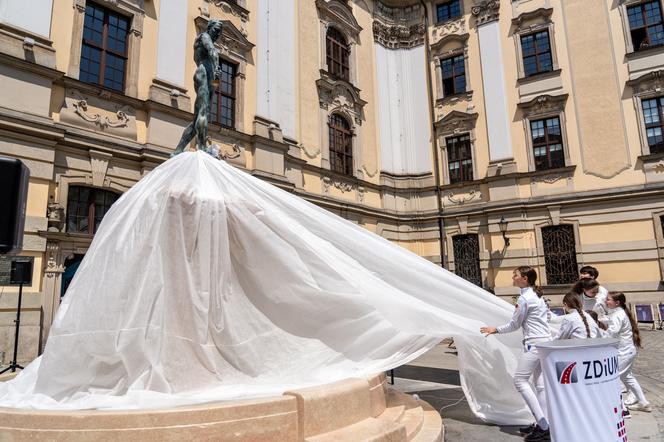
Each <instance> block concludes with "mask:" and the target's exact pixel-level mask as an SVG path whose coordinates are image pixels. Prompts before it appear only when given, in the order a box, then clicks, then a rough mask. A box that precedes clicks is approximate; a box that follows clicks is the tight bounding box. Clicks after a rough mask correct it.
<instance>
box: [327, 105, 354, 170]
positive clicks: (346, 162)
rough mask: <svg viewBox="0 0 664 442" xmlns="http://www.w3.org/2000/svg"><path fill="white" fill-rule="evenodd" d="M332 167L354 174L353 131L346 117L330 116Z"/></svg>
mask: <svg viewBox="0 0 664 442" xmlns="http://www.w3.org/2000/svg"><path fill="white" fill-rule="evenodd" d="M330 169H332V170H333V171H335V172H339V173H343V174H346V175H353V132H352V131H351V129H350V124H348V121H346V119H345V118H343V117H341V116H339V115H337V114H333V115H332V116H331V117H330Z"/></svg>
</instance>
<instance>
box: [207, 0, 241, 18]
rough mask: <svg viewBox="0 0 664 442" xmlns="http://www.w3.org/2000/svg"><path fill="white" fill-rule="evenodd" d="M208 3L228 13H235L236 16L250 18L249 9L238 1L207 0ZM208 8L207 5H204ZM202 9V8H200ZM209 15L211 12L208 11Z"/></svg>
mask: <svg viewBox="0 0 664 442" xmlns="http://www.w3.org/2000/svg"><path fill="white" fill-rule="evenodd" d="M205 2H206V3H210V4H212V5H214V6H216V7H217V8H219V9H220V10H221V11H223V12H224V13H226V14H231V15H234V16H235V17H240V18H241V19H242V20H249V11H247V10H246V9H244V8H243V7H242V6H240V5H238V4H237V2H231V1H227V0H205ZM203 7H205V8H207V5H203ZM199 9H200V8H199ZM208 17H209V12H208Z"/></svg>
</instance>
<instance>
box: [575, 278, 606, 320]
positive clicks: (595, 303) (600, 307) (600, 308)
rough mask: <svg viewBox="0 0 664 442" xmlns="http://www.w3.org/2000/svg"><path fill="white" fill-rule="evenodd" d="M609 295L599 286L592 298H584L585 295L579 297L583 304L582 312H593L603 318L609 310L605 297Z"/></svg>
mask: <svg viewBox="0 0 664 442" xmlns="http://www.w3.org/2000/svg"><path fill="white" fill-rule="evenodd" d="M608 295H609V291H608V290H607V289H606V288H604V287H602V286H601V285H600V286H599V291H598V293H597V295H596V296H595V297H594V298H591V297H590V296H586V295H585V294H582V295H581V302H583V309H584V310H594V311H595V312H597V314H598V315H599V316H605V315H606V314H607V313H608V311H609V308H608V307H607V306H606V297H607V296H608Z"/></svg>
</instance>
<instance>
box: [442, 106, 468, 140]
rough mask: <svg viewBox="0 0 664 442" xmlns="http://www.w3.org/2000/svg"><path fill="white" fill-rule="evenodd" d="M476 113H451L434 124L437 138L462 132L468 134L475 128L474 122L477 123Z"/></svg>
mask: <svg viewBox="0 0 664 442" xmlns="http://www.w3.org/2000/svg"><path fill="white" fill-rule="evenodd" d="M477 116H478V114H477V112H473V113H466V112H460V111H456V110H454V111H452V112H450V113H449V114H447V115H445V116H444V117H443V118H441V119H440V120H438V121H436V123H435V124H434V125H435V127H436V132H437V134H438V136H447V135H454V134H459V133H463V132H470V131H471V130H473V129H474V128H475V121H477Z"/></svg>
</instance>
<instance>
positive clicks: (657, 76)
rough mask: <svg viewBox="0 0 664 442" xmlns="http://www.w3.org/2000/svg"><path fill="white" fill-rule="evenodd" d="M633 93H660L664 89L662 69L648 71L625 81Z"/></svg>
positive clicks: (663, 72)
mask: <svg viewBox="0 0 664 442" xmlns="http://www.w3.org/2000/svg"><path fill="white" fill-rule="evenodd" d="M627 84H628V85H629V86H631V87H632V90H633V91H634V95H650V94H660V93H661V92H662V90H664V70H662V69H660V70H657V71H652V72H648V73H646V74H643V75H641V76H640V77H638V78H635V79H634V80H630V81H628V82H627Z"/></svg>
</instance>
